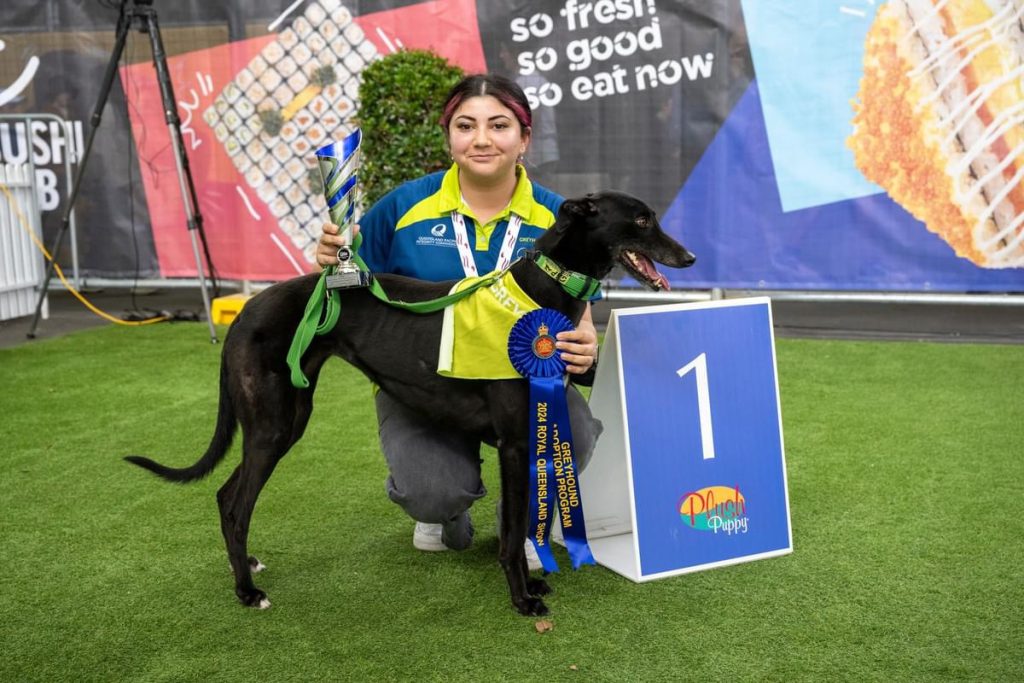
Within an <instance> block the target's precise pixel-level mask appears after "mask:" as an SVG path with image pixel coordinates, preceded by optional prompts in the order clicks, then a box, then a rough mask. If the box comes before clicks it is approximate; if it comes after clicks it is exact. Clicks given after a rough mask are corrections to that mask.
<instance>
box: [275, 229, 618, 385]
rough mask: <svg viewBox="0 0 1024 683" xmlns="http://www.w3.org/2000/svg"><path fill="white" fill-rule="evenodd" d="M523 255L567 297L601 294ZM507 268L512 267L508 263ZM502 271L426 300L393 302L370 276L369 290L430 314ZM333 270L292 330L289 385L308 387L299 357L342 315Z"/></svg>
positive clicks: (592, 283)
mask: <svg viewBox="0 0 1024 683" xmlns="http://www.w3.org/2000/svg"><path fill="white" fill-rule="evenodd" d="M362 241H363V236H362V235H356V238H355V241H354V244H353V251H354V252H355V256H354V258H355V262H356V264H357V265H358V266H359V268H360V269H361V270H369V269H368V268H367V267H366V263H365V262H364V261H363V259H361V258H360V257H359V245H360V244H362ZM526 258H529V259H530V260H532V261H534V262H535V263H536V264H537V265H538V266H539V267H540V269H541V270H542V271H544V273H545V274H547V275H548V276H549V277H551V278H552V279H554V280H555V281H556V282H558V283H559V284H560V285H561V286H562V289H563V290H565V292H566V293H567V294H569V296H572V297H574V298H576V299H580V300H585V301H593V300H594V299H597V298H599V297H600V290H601V283H600V281H599V280H595V279H594V278H592V277H590V276H589V275H583V274H582V273H577V272H575V271H571V270H566V269H564V268H562V267H561V266H560V265H558V264H557V263H555V262H554V261H552V260H551V259H549V258H548V257H546V256H544V254H541V253H539V252H531V253H529V254H528V255H527V257H526ZM509 267H510V268H511V266H509ZM505 272H506V271H494V272H492V273H490V274H489V275H487V276H485V277H484V278H482V279H480V280H477V281H476V282H474V283H473V284H472V285H470V286H469V287H466V288H465V289H462V290H459V291H457V292H453V293H451V294H448V295H446V296H442V297H438V298H436V299H430V300H428V301H413V302H409V301H394V300H392V299H390V298H388V295H387V293H386V292H385V291H384V288H383V287H381V285H380V283H379V282H378V281H377V280H376V278H370V285H369V290H370V293H371V294H373V295H374V296H375V297H377V298H378V299H380V300H381V301H383V302H384V303H386V304H388V305H389V306H394V307H395V308H401V309H403V310H406V311H409V312H411V313H419V314H425V313H433V312H435V311H440V310H441V309H443V308H446V307H447V306H450V305H452V304H454V303H455V302H457V301H459V300H460V299H463V298H465V297H467V296H469V295H470V294H472V293H473V292H475V291H476V290H478V289H480V288H481V287H489V286H491V285H492V284H494V283H495V282H497V281H498V280H499V279H501V277H502V276H504V274H505ZM332 273H334V266H328V267H327V268H324V270H323V271H322V272H321V273H320V278H319V279H318V280H317V282H316V287H314V288H313V293H312V294H311V295H310V296H309V301H308V302H306V311H305V312H304V313H303V315H302V320H301V321H300V322H299V325H298V327H297V328H296V330H295V336H294V337H292V343H291V346H290V347H289V348H288V357H287V360H288V368H289V369H290V370H291V381H292V386H294V387H296V388H298V389H307V388H309V379H308V378H307V377H306V375H305V373H303V372H302V356H303V355H305V353H306V350H307V349H309V345H310V344H312V343H313V339H314V338H315V337H317V336H319V335H322V334H327V333H328V332H330V331H331V330H333V329H334V326H335V325H336V324H337V323H338V318H339V317H340V315H341V301H340V297H339V296H338V292H337V290H330V289H327V276H328V275H331V274H332Z"/></svg>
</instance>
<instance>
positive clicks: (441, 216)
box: [359, 164, 563, 282]
mask: <svg viewBox="0 0 1024 683" xmlns="http://www.w3.org/2000/svg"><path fill="white" fill-rule="evenodd" d="M516 171H517V174H518V181H517V183H516V188H515V191H514V192H513V194H512V201H511V202H510V203H509V205H508V207H507V208H506V209H505V210H504V211H503V212H502V213H500V214H498V215H497V216H495V217H494V218H493V219H491V220H490V221H489V222H488V223H487V224H486V225H480V222H479V221H478V220H477V219H476V217H475V216H474V215H473V212H472V211H471V210H470V208H469V207H468V206H466V204H465V202H464V201H463V200H462V192H461V190H460V189H459V170H458V167H457V166H455V165H454V164H453V165H452V167H451V168H449V169H448V170H447V171H438V172H437V173H432V174H430V175H426V176H423V177H422V178H417V179H416V180H410V181H408V182H406V183H403V184H402V185H400V186H399V187H397V188H396V189H394V190H392V191H391V192H389V193H388V194H386V195H385V196H384V197H382V198H381V199H380V200H379V201H378V202H377V203H376V204H374V206H373V207H372V208H371V209H370V210H369V211H367V212H366V214H365V215H364V216H363V217H362V218H361V219H360V221H359V230H360V233H361V234H362V236H363V242H362V246H360V248H359V256H360V257H361V258H362V259H363V260H364V261H365V262H366V265H367V267H368V268H369V269H370V271H371V272H377V273H397V274H399V275H407V276H409V277H415V278H419V279H421V280H431V281H435V282H436V281H439V280H455V279H461V278H464V277H465V276H466V274H465V272H464V271H463V269H462V262H461V260H460V258H459V250H458V247H456V246H455V229H454V226H453V225H452V219H451V214H452V212H453V211H458V212H459V213H460V214H462V215H463V216H465V217H466V219H467V220H466V231H467V233H468V237H469V246H470V249H471V250H472V252H473V256H474V258H475V260H476V267H477V272H479V273H480V274H481V275H482V274H484V273H489V272H491V271H492V270H494V268H495V265H496V264H497V260H498V252H499V251H500V250H501V243H502V240H503V238H504V236H505V231H506V230H507V229H508V223H509V218H510V217H511V215H512V214H513V213H514V214H516V215H518V216H519V217H520V218H521V219H522V221H523V222H522V226H521V227H520V229H519V240H518V244H517V245H516V249H515V251H514V252H513V259H515V258H517V257H518V256H519V255H520V252H521V251H522V250H524V249H532V248H533V244H534V242H535V241H536V240H537V238H538V237H540V236H541V235H543V234H544V231H545V230H547V229H548V228H549V227H550V226H551V225H552V224H553V223H554V222H555V216H556V215H557V213H558V207H559V206H561V204H562V201H563V200H562V197H560V196H559V195H557V194H555V193H554V192H552V191H551V190H548V189H547V188H545V187H542V186H540V185H535V184H533V183H531V182H530V179H529V178H528V177H527V176H526V169H524V168H523V167H522V166H519V167H517V169H516Z"/></svg>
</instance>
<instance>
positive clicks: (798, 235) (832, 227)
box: [661, 83, 1024, 292]
mask: <svg viewBox="0 0 1024 683" xmlns="http://www.w3.org/2000/svg"><path fill="white" fill-rule="evenodd" d="M661 223H662V227H664V228H665V230H666V231H667V232H668V233H669V234H671V235H673V236H674V237H676V238H677V239H679V240H680V241H681V242H682V243H683V244H685V245H686V246H687V248H689V249H690V251H692V252H693V253H694V254H696V255H697V263H696V265H695V266H694V267H692V268H687V269H684V270H666V274H667V275H668V277H669V281H670V282H671V283H672V285H673V286H689V287H727V288H738V289H742V288H755V289H756V288H767V289H773V288H779V289H840V290H907V291H958V292H962V291H977V292H989V291H997V292H998V291H1009V292H1018V291H1021V290H1022V289H1024V269H1021V268H1007V269H1003V270H992V269H986V268H979V267H978V266H975V265H974V264H973V263H971V262H970V261H968V260H966V259H963V258H959V257H958V256H957V255H956V254H955V253H954V252H953V250H952V249H951V248H950V247H949V245H947V244H946V243H945V242H944V241H943V240H942V239H941V238H939V237H938V236H937V235H935V234H934V233H932V232H929V231H928V229H927V228H926V227H925V226H924V224H923V223H921V222H920V221H918V220H917V219H915V218H914V217H913V216H911V215H910V214H909V213H907V212H906V210H904V209H903V208H902V207H900V206H899V205H898V204H896V203H895V202H894V201H893V200H892V199H890V198H889V196H888V195H886V194H876V195H872V196H870V197H861V198H860V199H851V200H848V201H845V202H836V203H834V204H828V205H826V206H818V207H815V208H813V209H805V210H803V211H791V212H788V213H787V212H785V211H783V210H782V207H781V205H780V204H779V190H778V187H777V185H776V178H775V173H774V170H773V167H772V163H771V158H770V154H769V151H768V138H767V134H766V132H765V126H764V116H763V114H762V110H761V99H760V96H759V91H758V84H757V83H754V84H752V85H751V86H750V89H749V90H748V91H747V93H746V94H745V95H744V96H743V98H742V99H741V100H740V101H739V103H737V105H736V106H735V107H734V108H733V111H732V113H731V114H730V115H729V119H728V121H727V122H726V125H725V126H724V127H723V128H722V129H721V131H719V134H718V136H717V137H716V138H715V140H714V142H712V143H711V146H710V147H708V149H707V151H706V152H705V153H704V156H702V157H701V160H700V163H699V164H698V165H697V167H696V168H695V169H694V171H693V173H692V174H691V175H690V177H689V178H688V179H687V181H686V185H685V186H684V187H683V189H682V191H681V192H680V193H679V195H678V196H677V197H676V199H675V201H673V202H672V205H671V206H670V207H669V209H668V211H666V212H665V216H664V218H663V219H662V221H661Z"/></svg>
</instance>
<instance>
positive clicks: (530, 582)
mask: <svg viewBox="0 0 1024 683" xmlns="http://www.w3.org/2000/svg"><path fill="white" fill-rule="evenodd" d="M526 592H527V593H529V594H530V595H535V596H540V595H547V594H548V593H550V592H551V586H549V585H548V582H547V581H545V580H544V579H527V580H526Z"/></svg>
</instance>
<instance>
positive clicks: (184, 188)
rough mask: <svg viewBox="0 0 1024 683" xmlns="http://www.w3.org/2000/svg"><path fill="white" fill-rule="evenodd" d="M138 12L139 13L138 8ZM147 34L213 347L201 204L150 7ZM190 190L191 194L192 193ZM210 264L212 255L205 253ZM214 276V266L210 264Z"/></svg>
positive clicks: (164, 56)
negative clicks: (200, 212) (201, 223)
mask: <svg viewBox="0 0 1024 683" xmlns="http://www.w3.org/2000/svg"><path fill="white" fill-rule="evenodd" d="M136 11H137V12H138V11H140V8H137V9H136ZM145 19H146V30H147V32H148V33H149V42H150V45H152V47H153V65H154V66H155V67H156V77H157V81H158V82H159V84H160V96H161V98H162V99H163V104H164V116H165V117H166V119H167V131H168V133H170V136H171V149H172V150H173V151H174V163H175V167H176V168H177V171H178V185H179V187H180V189H181V199H182V202H183V203H184V205H185V219H186V221H187V223H188V230H189V235H190V236H191V237H192V252H193V253H194V254H195V257H196V271H197V273H198V275H199V288H200V290H201V291H202V295H203V308H204V309H205V310H206V321H207V323H208V324H209V326H210V343H212V344H216V343H217V330H216V329H215V328H214V326H213V315H212V314H211V312H210V295H209V292H208V291H207V288H206V271H205V270H204V268H203V260H202V258H201V257H200V255H199V243H198V240H197V237H196V235H197V233H199V236H200V237H201V238H202V240H203V247H204V249H206V236H205V235H204V234H203V233H202V231H201V230H200V222H201V220H202V218H201V217H200V218H199V220H197V216H198V215H199V208H198V201H197V199H196V196H195V191H194V187H193V186H192V175H191V172H190V170H189V166H188V157H187V156H186V154H185V145H184V143H183V142H182V139H181V119H180V118H179V117H178V105H177V103H176V102H175V100H174V88H173V86H172V85H171V75H170V72H169V71H168V70H167V55H166V53H165V52H164V44H163V39H162V38H161V37H160V26H159V24H158V23H157V19H156V10H155V9H153V8H151V7H149V8H146V9H145ZM190 190H191V192H190ZM206 257H207V261H208V262H209V251H208V250H207V253H206ZM210 270H211V272H212V270H213V265H212V263H211V264H210Z"/></svg>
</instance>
